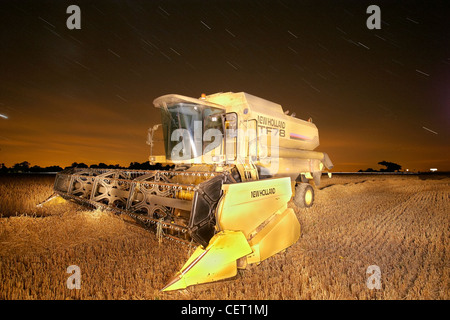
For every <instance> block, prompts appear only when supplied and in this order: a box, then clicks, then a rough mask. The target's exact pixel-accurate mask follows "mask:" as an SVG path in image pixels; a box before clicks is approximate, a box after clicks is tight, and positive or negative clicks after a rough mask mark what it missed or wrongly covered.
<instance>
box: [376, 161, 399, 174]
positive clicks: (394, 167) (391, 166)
mask: <svg viewBox="0 0 450 320" xmlns="http://www.w3.org/2000/svg"><path fill="white" fill-rule="evenodd" d="M378 164H379V165H382V166H385V167H386V169H381V170H380V171H382V172H395V171H399V170H400V169H401V168H402V166H401V165H399V164H397V163H394V162H389V161H384V160H383V161H380V162H378Z"/></svg>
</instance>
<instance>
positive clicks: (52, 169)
mask: <svg viewBox="0 0 450 320" xmlns="http://www.w3.org/2000/svg"><path fill="white" fill-rule="evenodd" d="M62 169H63V168H61V167H60V166H50V167H45V168H44V169H43V170H44V171H45V172H59V171H62Z"/></svg>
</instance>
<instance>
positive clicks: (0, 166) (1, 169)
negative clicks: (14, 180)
mask: <svg viewBox="0 0 450 320" xmlns="http://www.w3.org/2000/svg"><path fill="white" fill-rule="evenodd" d="M1 173H8V167H7V166H5V164H4V163H0V174H1Z"/></svg>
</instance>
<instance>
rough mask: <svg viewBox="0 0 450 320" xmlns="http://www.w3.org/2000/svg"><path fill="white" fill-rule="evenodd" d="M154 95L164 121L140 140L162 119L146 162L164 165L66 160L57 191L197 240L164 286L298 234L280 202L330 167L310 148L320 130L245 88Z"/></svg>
mask: <svg viewBox="0 0 450 320" xmlns="http://www.w3.org/2000/svg"><path fill="white" fill-rule="evenodd" d="M153 103H154V105H155V107H156V108H159V109H160V111H161V121H162V125H161V126H159V125H156V126H154V127H153V128H152V129H149V141H148V143H149V144H150V145H151V146H153V136H154V133H155V131H156V130H158V128H159V127H161V128H162V130H163V135H164V146H165V155H161V156H153V155H151V156H150V162H151V163H161V164H164V165H167V164H169V165H172V167H173V168H172V169H171V170H149V171H147V170H129V169H81V168H70V169H67V170H64V171H62V172H61V173H59V174H57V176H56V180H55V184H54V191H55V194H57V195H59V196H60V197H62V198H64V199H70V200H74V201H76V202H78V203H82V204H87V205H90V206H93V207H96V208H103V209H110V210H114V211H115V212H118V213H125V214H127V215H129V216H131V217H133V218H134V219H136V220H137V221H138V222H140V223H142V224H144V225H145V226H146V227H150V228H152V229H154V230H155V231H156V232H157V234H158V235H159V236H161V237H164V238H168V239H172V240H175V241H177V242H180V243H185V244H187V245H192V246H194V247H196V249H195V251H194V253H193V254H192V256H191V257H190V258H189V260H188V261H187V262H186V263H185V264H184V266H183V267H182V268H181V270H180V271H179V272H178V273H177V274H176V275H175V276H174V277H173V278H172V279H171V280H170V281H169V282H168V284H167V285H166V286H165V287H164V288H163V289H162V290H163V291H168V290H177V289H183V288H186V287H188V286H191V285H195V284H200V283H206V282H212V281H217V280H221V279H225V278H230V277H233V276H235V275H236V273H237V268H245V267H246V266H247V264H252V263H260V262H261V261H263V260H264V259H267V258H269V257H270V256H272V255H274V254H276V253H278V252H280V251H282V250H284V249H286V248H287V247H289V246H291V245H292V244H294V243H295V242H296V241H297V240H298V238H299V236H300V224H299V222H298V220H297V217H296V216H295V213H294V211H293V210H292V209H291V208H288V207H287V203H288V202H289V201H290V200H291V199H293V201H294V203H295V204H296V205H297V206H298V207H300V208H307V207H310V206H311V205H312V203H313V201H314V188H313V185H315V186H318V185H319V183H320V178H321V176H322V172H323V171H325V170H326V169H331V168H332V167H333V164H332V163H331V161H330V159H329V157H328V155H327V154H326V153H322V152H317V151H313V150H314V149H315V148H317V146H319V136H318V130H317V128H316V126H315V125H314V124H313V123H312V121H311V119H310V120H308V121H304V120H300V119H297V118H295V116H294V115H288V112H283V109H282V107H281V106H280V105H278V104H276V103H273V102H270V101H267V100H264V99H261V98H258V97H255V96H252V95H250V94H247V93H243V92H240V93H232V92H228V93H217V94H213V95H209V96H205V95H202V97H201V98H199V99H194V98H189V97H184V96H181V95H176V94H170V95H165V96H162V97H159V98H157V99H155V100H154V102H153ZM328 175H329V176H330V177H331V174H330V173H328Z"/></svg>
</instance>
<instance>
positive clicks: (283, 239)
mask: <svg viewBox="0 0 450 320" xmlns="http://www.w3.org/2000/svg"><path fill="white" fill-rule="evenodd" d="M299 237H300V223H299V222H298V220H297V217H296V216H295V213H294V211H293V210H292V209H291V208H288V209H286V210H284V212H283V213H281V214H280V215H277V216H276V217H275V218H274V219H272V220H271V221H270V222H269V223H268V224H267V225H266V226H265V227H264V229H262V230H261V231H260V232H259V233H258V234H256V235H255V237H253V238H252V239H251V240H250V245H251V247H252V250H253V253H252V254H250V255H249V256H248V257H247V262H248V263H258V262H260V261H263V260H264V259H267V258H269V257H271V256H273V255H274V254H276V253H278V252H280V251H281V250H283V249H286V248H287V247H289V246H291V245H292V244H294V243H295V242H296V241H297V240H298V238H299Z"/></svg>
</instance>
